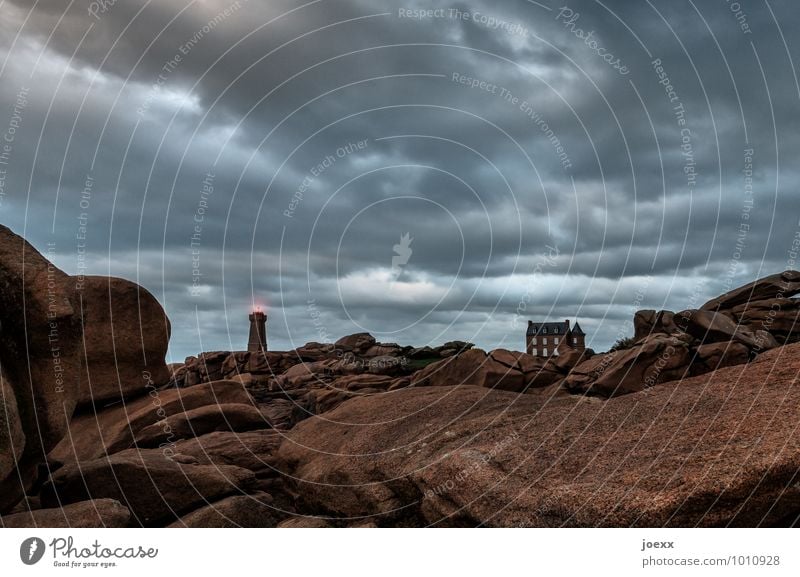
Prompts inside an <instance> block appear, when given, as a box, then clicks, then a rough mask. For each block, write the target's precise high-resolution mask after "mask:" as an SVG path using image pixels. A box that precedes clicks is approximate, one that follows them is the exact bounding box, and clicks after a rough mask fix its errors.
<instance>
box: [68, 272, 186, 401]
mask: <svg viewBox="0 0 800 577" xmlns="http://www.w3.org/2000/svg"><path fill="white" fill-rule="evenodd" d="M76 284H77V286H78V290H77V291H76V296H77V298H78V300H79V303H80V311H82V319H83V327H84V330H83V344H84V347H85V354H84V355H82V357H81V359H82V361H83V366H82V370H81V372H80V375H81V378H80V391H79V395H78V403H82V404H85V403H102V402H103V401H108V400H119V399H120V398H124V397H127V396H130V395H132V394H138V393H141V392H142V391H144V390H145V389H146V387H147V386H148V385H153V384H155V385H156V386H159V385H163V384H164V383H166V382H167V381H168V380H169V378H170V376H171V372H170V371H169V369H168V368H167V365H166V364H165V362H164V357H165V356H166V354H167V346H168V344H169V336H170V323H169V319H168V318H167V315H166V314H165V313H164V309H163V308H162V307H161V305H160V304H159V303H158V301H157V300H156V299H155V297H153V295H151V294H150V293H149V292H148V291H146V290H145V289H144V288H142V287H140V286H139V285H137V284H135V283H132V282H130V281H127V280H124V279H120V278H108V277H85V278H83V279H82V280H80V281H79V282H77V283H76Z"/></svg>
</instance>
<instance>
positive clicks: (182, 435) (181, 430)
mask: <svg viewBox="0 0 800 577" xmlns="http://www.w3.org/2000/svg"><path fill="white" fill-rule="evenodd" d="M267 427H269V423H268V422H267V420H266V419H265V418H264V416H263V415H262V414H261V412H260V411H259V410H258V409H257V408H255V407H254V406H253V405H245V404H241V403H239V404H233V403H227V404H222V405H206V406H204V407H199V408H197V409H191V410H189V411H185V412H182V413H177V414H175V415H172V416H169V417H167V418H166V419H163V420H161V421H158V422H156V423H153V424H152V425H149V426H147V427H145V428H144V429H142V430H141V431H139V433H138V434H137V435H136V439H135V443H136V445H137V446H138V447H158V446H161V445H163V444H165V443H166V444H169V443H172V442H174V441H175V440H178V439H189V438H192V437H196V436H200V435H205V434H206V433H211V432H213V431H251V430H253V429H264V428H267Z"/></svg>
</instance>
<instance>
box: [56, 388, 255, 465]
mask: <svg viewBox="0 0 800 577" xmlns="http://www.w3.org/2000/svg"><path fill="white" fill-rule="evenodd" d="M251 402H252V401H251V398H250V395H249V394H248V392H247V390H246V389H245V388H244V387H243V386H242V385H241V383H237V382H235V381H214V382H211V383H202V384H200V385H195V386H193V387H188V388H184V389H176V388H173V389H162V390H157V389H150V391H149V393H148V394H147V395H146V396H143V397H139V398H136V399H128V400H126V401H124V402H123V403H121V404H119V405H114V406H111V407H106V408H104V409H99V408H92V407H90V408H88V409H87V410H86V411H85V412H83V413H82V414H80V415H78V416H76V417H75V418H74V419H73V420H72V422H71V423H70V430H69V435H67V436H66V437H64V439H63V440H62V441H61V442H60V443H59V444H58V445H57V446H56V447H55V449H53V451H52V452H51V453H50V458H51V459H53V460H56V461H60V462H62V463H70V462H74V461H76V460H81V461H83V460H92V459H96V458H98V457H101V456H103V455H106V454H111V453H115V452H117V451H121V450H123V449H127V448H129V447H130V446H131V444H132V443H133V438H134V435H136V434H138V433H140V431H142V429H144V428H146V427H148V426H150V425H153V424H154V423H157V422H158V421H160V420H163V419H165V418H167V417H171V416H172V415H178V414H180V413H182V412H184V411H191V410H193V409H197V408H200V407H206V406H215V405H218V404H239V403H241V404H249V403H251Z"/></svg>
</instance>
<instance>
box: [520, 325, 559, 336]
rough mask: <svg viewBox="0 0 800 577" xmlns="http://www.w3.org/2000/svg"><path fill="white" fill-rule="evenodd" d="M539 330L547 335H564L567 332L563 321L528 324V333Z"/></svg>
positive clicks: (531, 333) (534, 333) (536, 332)
mask: <svg viewBox="0 0 800 577" xmlns="http://www.w3.org/2000/svg"><path fill="white" fill-rule="evenodd" d="M539 332H541V333H542V334H545V333H546V334H548V335H564V334H566V333H567V325H566V323H564V322H560V323H558V322H556V323H533V324H530V325H528V332H527V334H528V335H536V334H539Z"/></svg>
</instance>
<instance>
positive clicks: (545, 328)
mask: <svg viewBox="0 0 800 577" xmlns="http://www.w3.org/2000/svg"><path fill="white" fill-rule="evenodd" d="M542 334H543V335H546V334H547V327H544V328H543V329H542Z"/></svg>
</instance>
